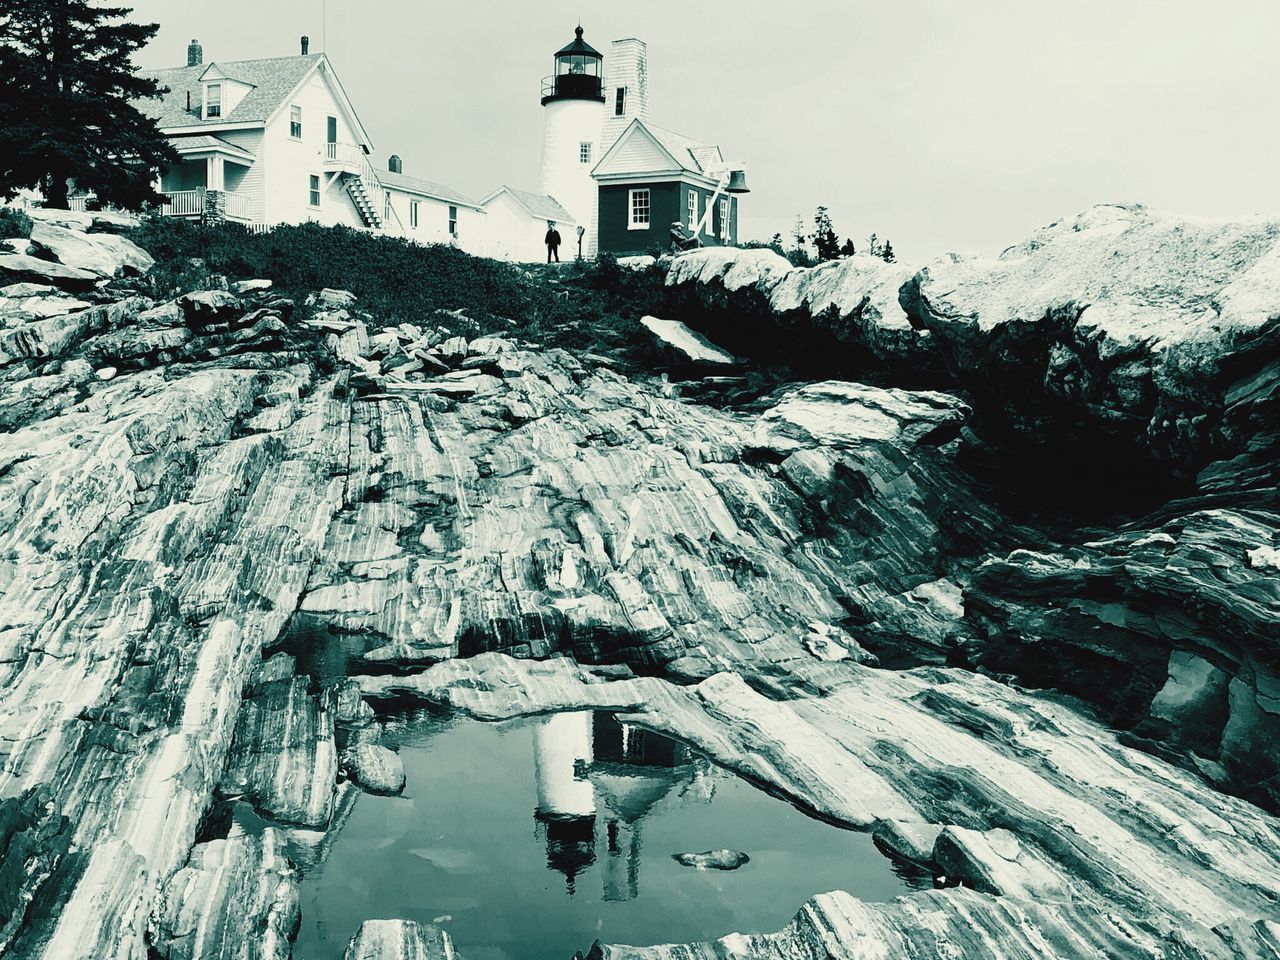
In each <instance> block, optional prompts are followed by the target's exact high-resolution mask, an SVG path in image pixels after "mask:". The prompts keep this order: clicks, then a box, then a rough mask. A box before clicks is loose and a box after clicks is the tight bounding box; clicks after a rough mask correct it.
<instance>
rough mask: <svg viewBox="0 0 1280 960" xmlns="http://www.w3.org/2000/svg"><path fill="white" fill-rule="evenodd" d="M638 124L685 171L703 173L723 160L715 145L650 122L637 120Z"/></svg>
mask: <svg viewBox="0 0 1280 960" xmlns="http://www.w3.org/2000/svg"><path fill="white" fill-rule="evenodd" d="M636 123H638V124H640V125H641V126H642V127H644V129H646V130H648V131H649V133H650V134H651V135H652V136H653V138H654V139H655V140H657V141H658V143H660V144H662V147H663V149H664V150H666V151H667V153H669V154H671V156H672V157H674V158H675V160H676V162H677V163H679V164H680V166H681V167H682V168H683V169H685V170H689V171H691V172H693V173H702V172H704V171H705V170H706V169H707V167H710V166H713V165H714V164H715V163H717V162H718V161H720V160H722V159H723V157H721V156H720V148H719V147H717V146H716V145H715V144H712V143H703V142H702V141H700V140H694V139H693V138H692V137H686V136H684V135H683V134H680V133H676V132H675V131H674V130H668V129H666V128H665V127H659V126H658V125H657V124H653V123H650V122H649V121H648V120H637V121H636Z"/></svg>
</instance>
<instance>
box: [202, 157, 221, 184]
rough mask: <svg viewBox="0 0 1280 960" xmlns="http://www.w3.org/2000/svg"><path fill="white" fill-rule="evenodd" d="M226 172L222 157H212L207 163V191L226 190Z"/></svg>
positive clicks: (205, 177) (205, 176)
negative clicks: (224, 180)
mask: <svg viewBox="0 0 1280 960" xmlns="http://www.w3.org/2000/svg"><path fill="white" fill-rule="evenodd" d="M223 175H224V170H223V166H222V157H220V156H216V155H215V156H212V157H209V158H208V159H207V160H206V161H205V175H204V185H205V189H207V190H224V189H226V188H225V187H224V186H223Z"/></svg>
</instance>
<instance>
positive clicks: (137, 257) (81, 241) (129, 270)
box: [31, 223, 155, 277]
mask: <svg viewBox="0 0 1280 960" xmlns="http://www.w3.org/2000/svg"><path fill="white" fill-rule="evenodd" d="M31 243H32V244H33V245H34V246H35V247H36V248H37V250H42V251H44V252H46V253H48V254H49V255H50V256H52V257H53V258H55V259H56V260H57V261H58V262H59V263H61V264H63V265H64V266H67V267H71V268H73V269H76V270H82V271H84V272H86V273H92V274H95V275H96V276H99V277H114V276H117V275H119V274H124V275H133V276H136V275H138V274H142V273H146V272H147V271H148V270H150V269H151V267H152V266H153V265H154V264H155V261H154V260H152V258H151V255H150V254H149V253H147V252H146V251H145V250H143V249H142V248H141V247H139V246H138V245H137V244H135V243H133V242H132V241H131V240H126V239H125V238H124V237H121V236H118V235H116V234H114V233H83V232H81V231H78V230H69V229H67V228H65V227H60V226H55V225H52V224H48V223H36V224H34V225H33V226H32V228H31Z"/></svg>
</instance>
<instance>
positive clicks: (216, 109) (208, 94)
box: [204, 83, 222, 119]
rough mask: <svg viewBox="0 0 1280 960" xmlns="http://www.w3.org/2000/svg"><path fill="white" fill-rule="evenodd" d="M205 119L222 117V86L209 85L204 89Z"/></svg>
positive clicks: (218, 84) (216, 84) (217, 84)
mask: <svg viewBox="0 0 1280 960" xmlns="http://www.w3.org/2000/svg"><path fill="white" fill-rule="evenodd" d="M204 115H205V118H206V119H208V118H211V117H220V116H222V84H220V83H211V84H209V85H208V86H207V87H205V88H204Z"/></svg>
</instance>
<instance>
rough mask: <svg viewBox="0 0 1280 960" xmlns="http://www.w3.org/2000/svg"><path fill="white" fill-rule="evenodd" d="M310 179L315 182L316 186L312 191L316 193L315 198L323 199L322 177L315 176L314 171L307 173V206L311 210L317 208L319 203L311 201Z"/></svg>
mask: <svg viewBox="0 0 1280 960" xmlns="http://www.w3.org/2000/svg"><path fill="white" fill-rule="evenodd" d="M312 180H314V181H315V182H316V188H315V191H314V193H315V195H316V200H317V201H323V200H324V177H320V176H317V175H316V174H314V173H309V174H307V206H308V207H310V208H311V209H312V210H319V209H320V203H312V202H311V194H312V192H313V191H312V189H311V181H312Z"/></svg>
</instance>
